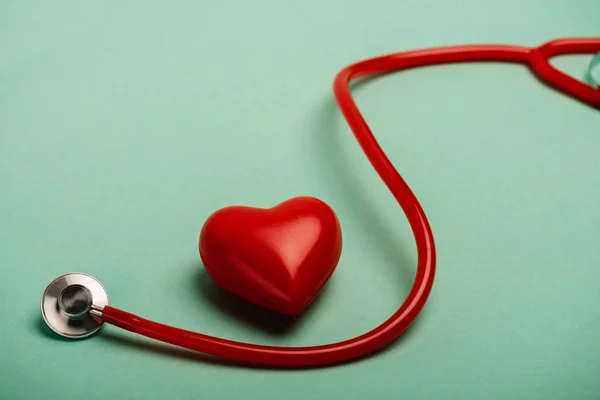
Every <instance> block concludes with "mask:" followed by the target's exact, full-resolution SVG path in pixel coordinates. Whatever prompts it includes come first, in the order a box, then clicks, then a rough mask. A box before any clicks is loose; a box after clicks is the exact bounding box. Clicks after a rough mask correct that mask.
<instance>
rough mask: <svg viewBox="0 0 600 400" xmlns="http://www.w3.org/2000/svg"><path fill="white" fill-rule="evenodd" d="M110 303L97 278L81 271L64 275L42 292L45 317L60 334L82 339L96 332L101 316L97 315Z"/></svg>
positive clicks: (50, 326)
mask: <svg viewBox="0 0 600 400" xmlns="http://www.w3.org/2000/svg"><path fill="white" fill-rule="evenodd" d="M109 304H110V300H109V298H108V293H107V292H106V289H105V288H104V286H102V284H101V283H100V282H98V281H97V280H96V279H95V278H93V277H91V276H89V275H86V274H82V273H79V272H72V273H68V274H65V275H61V276H59V277H58V278H56V279H55V280H53V281H52V282H50V284H49V285H48V286H47V287H46V290H44V294H43V295H42V302H41V308H42V316H43V317H44V321H45V322H46V324H47V325H48V327H49V328H50V329H52V330H53V331H54V332H56V333H57V334H59V335H60V336H63V337H67V338H71V339H80V338H84V337H87V336H90V335H92V334H93V333H96V332H97V331H98V330H99V329H100V327H101V326H102V319H100V318H99V317H97V316H94V315H93V314H94V310H97V311H100V310H102V308H104V306H107V305H109Z"/></svg>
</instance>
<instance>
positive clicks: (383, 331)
mask: <svg viewBox="0 0 600 400" xmlns="http://www.w3.org/2000/svg"><path fill="white" fill-rule="evenodd" d="M598 52H600V38H569V39H560V40H554V41H551V42H548V43H546V44H543V45H542V46H539V47H536V48H528V47H521V46H510V45H465V46H454V47H442V48H433V49H427V50H417V51H408V52H401V53H396V54H390V55H384V56H380V57H376V58H372V59H368V60H364V61H360V62H357V63H355V64H352V65H350V66H348V67H346V68H344V69H342V70H341V71H340V72H339V73H338V75H337V76H336V78H335V81H334V85H333V90H334V94H335V98H336V100H337V103H338V105H339V107H340V109H341V111H342V113H343V115H344V117H345V119H346V120H347V122H348V124H349V125H350V127H351V129H352V131H353V132H354V135H355V137H356V139H357V140H358V142H359V143H360V146H361V147H362V149H363V151H364V153H365V154H366V156H367V157H368V159H369V161H370V162H371V164H372V165H373V167H374V168H375V170H376V171H377V173H378V174H379V176H380V177H381V179H382V180H383V181H384V182H385V184H386V186H387V187H388V188H389V190H390V191H391V193H392V194H393V196H394V197H395V199H396V200H397V201H398V203H399V204H400V206H401V207H402V209H403V211H404V213H405V214H406V217H407V218H408V221H409V223H410V226H411V229H412V231H413V234H414V237H415V241H416V246H417V253H418V265H417V272H416V278H415V281H414V284H413V287H412V289H411V291H410V293H409V294H408V296H407V298H406V300H405V301H404V303H403V304H402V305H401V306H400V308H399V309H398V311H396V312H395V313H394V314H393V315H392V316H391V317H390V318H389V319H387V320H386V321H385V322H384V323H382V324H381V325H379V326H378V327H376V328H374V329H373V330H371V331H369V332H367V333H365V334H363V335H361V336H358V337H355V338H353V339H349V340H345V341H341V342H338V343H332V344H327V345H322V346H310V347H272V346H262V345H254V344H249V343H241V342H235V341H231V340H226V339H221V338H216V337H212V336H207V335H203V334H200V333H195V332H190V331H187V330H183V329H178V328H174V327H171V326H167V325H163V324H159V323H156V322H152V321H149V320H146V319H143V318H140V317H138V316H136V315H133V314H130V313H128V312H125V311H121V310H119V309H117V308H114V307H111V306H110V305H109V300H108V295H107V293H106V290H105V289H104V287H103V286H102V285H101V284H100V283H99V282H98V281H97V280H96V279H94V278H92V277H90V276H89V275H86V274H80V273H71V274H66V275H63V276H61V277H59V278H57V279H55V280H54V281H52V282H51V283H50V284H49V285H48V287H47V288H46V290H45V292H44V295H43V297H42V304H41V308H42V314H43V317H44V319H45V321H46V323H47V324H48V326H49V327H50V328H51V329H52V330H54V331H55V332H57V333H58V334H60V335H63V336H66V337H73V338H77V337H85V336H89V335H91V334H92V333H94V332H96V331H97V330H98V329H99V328H100V326H101V325H102V323H104V322H106V323H109V324H112V325H115V326H118V327H120V328H123V329H125V330H128V331H131V332H134V333H137V334H140V335H143V336H147V337H150V338H153V339H156V340H159V341H162V342H166V343H170V344H173V345H176V346H181V347H184V348H187V349H191V350H195V351H198V352H202V353H205V354H209V355H212V356H216V357H221V358H225V359H230V360H235V361H238V362H242V363H251V364H262V365H271V366H280V367H308V366H324V365H329V364H335V363H341V362H345V361H349V360H352V359H356V358H359V357H362V356H364V355H367V354H369V353H372V352H374V351H376V350H378V349H380V348H382V347H384V346H386V345H387V344H388V343H390V342H391V341H393V340H394V339H395V338H397V337H398V336H399V335H400V334H401V333H402V332H403V331H404V330H405V329H406V328H408V326H409V325H410V324H411V323H412V322H413V321H414V320H415V318H416V317H417V315H418V314H419V313H420V311H421V310H422V308H423V307H424V305H425V303H426V301H427V298H428V296H429V293H430V291H431V289H432V286H433V281H434V275H435V265H436V253H435V245H434V238H433V234H432V231H431V227H430V225H429V222H428V220H427V217H426V215H425V212H424V211H423V208H422V207H421V205H420V204H419V201H418V200H417V198H416V197H415V195H414V194H413V192H412V191H411V189H410V188H409V186H408V184H407V183H406V182H405V181H404V180H403V178H402V177H401V176H400V174H399V173H398V172H397V171H396V169H395V168H394V166H393V165H392V163H391V162H390V161H389V160H388V158H387V156H386V155H385V153H384V152H383V150H382V149H381V147H380V146H379V144H378V143H377V140H376V139H375V137H374V136H373V134H372V132H371V130H370V129H369V126H368V125H367V123H366V121H365V120H364V118H363V116H362V115H361V113H360V111H359V110H358V107H357V106H356V103H355V102H354V100H353V99H352V95H351V92H350V87H349V84H350V82H351V81H352V80H354V79H357V78H361V77H365V76H368V75H374V74H380V73H384V72H390V71H398V70H404V69H408V68H415V67H421V66H427V65H436V64H446V63H459V62H514V63H521V64H525V65H528V66H529V67H531V69H532V70H533V72H535V73H536V74H537V75H538V76H539V77H540V78H541V79H542V80H543V81H545V82H546V83H547V84H549V85H551V86H553V87H555V88H556V89H558V90H560V91H562V92H563V93H565V94H567V95H569V96H571V97H573V98H574V99H576V100H579V101H581V102H583V103H585V104H588V105H590V106H592V107H595V108H600V90H598V88H595V87H592V86H591V85H587V84H585V83H584V82H580V81H578V80H576V79H574V78H572V77H570V76H568V75H566V74H564V73H562V72H560V71H559V70H557V69H556V68H554V67H553V66H552V65H551V64H550V63H549V59H550V58H551V57H553V56H556V55H561V54H583V53H590V54H591V53H598Z"/></svg>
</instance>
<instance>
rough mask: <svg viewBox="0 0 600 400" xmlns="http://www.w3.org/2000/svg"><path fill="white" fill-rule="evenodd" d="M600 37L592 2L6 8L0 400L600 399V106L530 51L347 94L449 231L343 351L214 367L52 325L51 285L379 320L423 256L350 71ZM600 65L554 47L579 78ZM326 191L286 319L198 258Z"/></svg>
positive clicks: (182, 323) (225, 321) (259, 326)
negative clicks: (308, 291)
mask: <svg viewBox="0 0 600 400" xmlns="http://www.w3.org/2000/svg"><path fill="white" fill-rule="evenodd" d="M563 36H600V2H599V1H598V0H579V1H573V0H569V1H567V0H556V1H552V2H550V1H546V0H527V1H525V0H506V1H481V0H462V1H458V0H452V1H443V0H429V1H424V0H413V1H407V0H404V1H399V0H395V1H383V0H375V1H363V2H350V1H341V0H336V1H316V0H310V1H303V2H282V1H270V0H257V1H235V2H225V1H224V2H218V1H213V2H202V1H169V2H167V1H164V2H150V1H121V2H110V1H70V2H67V1H38V2H34V1H9V0H3V1H2V2H1V3H0V88H1V90H0V316H1V318H2V320H1V322H0V398H2V399H45V398H51V399H55V398H56V399H95V398H100V399H111V398H128V399H134V398H140V399H142V398H143V399H154V398H156V399H167V398H173V399H179V398H181V399H183V398H194V399H211V400H212V399H286V400H292V399H367V398H372V399H394V400H396V399H567V398H569V399H579V400H583V399H598V398H600V339H599V334H600V311H599V310H600V286H599V284H598V282H600V268H599V260H600V246H598V242H599V239H600V207H598V204H599V203H598V199H599V198H600V157H599V156H598V155H599V154H600V111H598V110H594V109H592V108H590V107H587V106H584V105H582V104H580V103H578V102H575V101H573V100H571V99H569V98H567V97H564V96H563V95H561V94H559V93H557V92H555V91H553V90H551V89H549V88H548V87H546V86H543V85H541V84H540V83H539V82H538V81H537V80H536V79H535V78H534V77H533V76H532V74H531V73H530V72H529V71H528V70H527V69H526V68H525V67H522V66H517V65H499V64H479V65H474V64H471V65H454V66H445V67H432V68H427V69H421V70H413V71H408V72H404V73H399V74H394V75H390V76H387V77H385V78H381V79H378V80H373V81H371V82H369V83H368V84H364V85H361V86H360V87H357V88H356V89H355V91H354V94H355V96H356V99H357V102H358V104H359V106H360V107H361V110H362V111H363V112H364V114H365V117H366V119H367V120H368V122H369V123H370V124H371V127H372V128H373V130H374V132H375V134H376V136H377V138H378V139H379V140H380V142H381V145H382V146H383V148H384V149H385V151H386V152H387V153H388V155H389V157H390V159H391V160H392V161H393V162H394V163H395V165H396V166H397V168H398V169H399V171H400V172H401V173H402V174H403V175H404V177H405V178H406V179H407V180H408V182H409V184H410V185H411V187H412V188H413V189H414V191H415V192H416V194H417V196H418V197H419V199H420V200H421V202H422V204H423V207H424V208H425V210H426V212H427V215H428V217H429V218H430V220H431V224H432V227H433V230H434V233H435V237H436V243H437V246H438V254H439V264H438V268H439V270H438V271H439V272H438V275H437V280H436V283H435V286H434V290H433V293H432V295H431V297H430V300H429V303H428V305H427V307H426V309H425V311H424V312H423V314H422V315H421V317H420V318H419V319H418V320H417V322H416V323H415V325H414V326H413V328H412V329H410V330H409V331H408V332H407V333H406V335H404V336H403V337H402V338H401V339H400V340H398V341H397V342H395V343H394V344H393V345H392V346H391V347H389V348H388V349H386V351H384V352H382V353H379V354H378V355H376V356H374V357H370V358H367V359H365V360H362V361H360V362H356V363H352V364H347V365H342V366H336V367H333V368H327V369H316V370H307V371H281V370H271V369H261V368H247V367H243V366H235V365H228V364H221V363H216V362H214V361H211V360H207V359H206V358H205V357H202V356H196V355H195V354H194V353H190V352H187V351H180V350H179V349H175V348H173V347H170V346H164V345H161V344H157V343H155V342H153V341H151V340H146V339H143V338H140V337H138V336H135V335H133V334H129V333H126V332H124V331H120V330H119V329H117V328H114V327H111V326H105V327H104V328H103V329H102V331H101V333H100V334H98V335H96V336H94V337H92V338H89V339H87V340H83V341H64V340H58V339H56V338H55V337H54V336H53V335H51V334H49V332H48V330H47V329H46V328H45V327H44V325H43V323H42V322H41V318H40V312H39V301H40V295H41V293H42V290H43V289H44V287H45V285H46V284H47V283H48V282H49V281H50V280H52V279H53V278H54V277H56V276H58V275H60V274H62V273H65V272H69V271H82V272H86V273H89V274H91V275H93V276H96V277H97V278H98V279H100V280H101V281H102V282H103V283H104V285H105V286H106V287H107V289H108V290H109V293H110V295H111V300H112V304H113V305H115V306H117V307H121V308H123V309H125V310H127V311H131V312H134V313H137V314H139V315H141V316H143V317H146V318H150V319H154V320H158V321H161V322H164V323H168V324H173V325H175V326H178V327H182V328H187V329H191V330H196V331H200V332H204V333H207V334H212V335H217V336H221V337H225V338H229V339H235V340H242V341H248V342H253V343H261V344H271V345H294V346H297V345H316V344H324V343H329V342H332V341H339V340H343V339H347V338H350V337H353V336H356V335H359V334H362V333H364V332H365V331H367V330H369V329H371V328H373V327H375V326H376V325H378V324H379V323H381V322H383V321H384V320H385V319H386V318H387V317H388V316H389V315H390V314H391V313H393V312H394V311H395V309H396V308H397V307H398V306H399V304H400V303H401V302H402V301H403V299H404V297H405V296H406V294H407V292H408V290H409V288H410V285H411V284H412V280H413V277H414V272H415V262H416V259H415V251H414V241H413V239H412V236H411V233H410V230H409V228H408V225H407V222H406V219H405V217H404V215H403V214H402V212H401V210H400V209H399V207H398V206H397V205H396V204H395V202H394V200H393V198H392V196H391V195H390V194H389V192H388V191H387V190H386V188H385V187H384V185H383V184H382V183H381V182H380V181H379V180H378V178H377V176H376V174H375V172H374V171H373V170H372V168H371V167H370V165H369V163H368V162H367V160H366V158H365V157H364V155H363V154H362V152H361V150H360V148H359V147H358V145H357V144H356V142H355V140H354V138H353V136H352V134H351V132H350V130H349V129H348V127H347V125H346V123H345V122H344V120H343V119H342V117H341V115H340V112H339V110H338V108H337V107H336V105H335V103H334V101H333V96H332V90H331V84H332V81H333V78H334V76H335V74H336V73H337V72H338V70H339V69H341V68H342V67H343V66H345V65H347V64H348V63H351V62H354V61H357V60H360V59H363V58H367V57H372V56H376V55H380V54H384V53H389V52H395V51H402V50H410V49H417V48H424V47H430V46H442V45H453V44H462V43H511V44H520V45H531V46H533V45H537V44H540V43H542V42H545V41H547V40H550V39H553V38H557V37H563ZM589 59H590V57H584V56H577V57H560V58H558V59H556V61H555V62H554V63H555V65H557V66H558V67H560V68H561V69H563V70H565V71H568V72H569V73H571V74H573V75H574V76H576V77H578V78H581V77H583V76H584V75H585V68H586V65H587V62H588V61H589ZM296 195H312V196H317V197H319V198H321V199H323V200H325V201H327V202H328V203H329V204H330V205H331V206H332V207H333V208H334V209H335V210H336V211H337V213H338V215H339V218H340V220H341V223H342V228H343V233H344V238H345V245H344V251H343V256H342V258H341V261H340V264H339V266H338V269H337V270H336V273H335V274H334V276H333V277H332V279H331V281H330V283H329V285H328V286H327V288H326V290H325V291H324V292H323V293H322V296H320V297H319V299H318V300H317V301H316V303H314V304H313V305H312V306H311V307H310V309H308V310H307V312H306V313H305V314H303V315H302V316H301V317H300V318H297V319H296V320H294V321H283V320H281V319H280V318H277V317H276V316H274V315H273V314H270V313H267V312H264V311H261V310H259V309H257V308H256V307H253V306H250V305H248V304H246V303H244V302H242V301H239V300H237V299H235V298H233V297H231V296H229V295H228V294H227V293H224V292H223V291H221V290H220V289H219V288H217V287H216V286H215V285H214V284H213V283H212V282H211V280H210V279H209V278H208V277H207V276H206V274H205V273H204V272H203V269H202V266H201V264H200V261H199V257H198V252H197V238H198V233H199V230H200V228H201V226H202V223H203V221H204V219H205V218H206V217H207V216H208V215H209V214H210V213H211V212H212V211H214V210H215V209H217V208H219V207H222V206H225V205H230V204H248V205H253V206H263V207H267V206H271V205H274V204H276V203H278V202H280V201H282V200H284V199H286V198H288V197H292V196H296Z"/></svg>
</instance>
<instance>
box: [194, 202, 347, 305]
mask: <svg viewBox="0 0 600 400" xmlns="http://www.w3.org/2000/svg"><path fill="white" fill-rule="evenodd" d="M199 249H200V256H201V258H202V262H203V263H204V267H205V268H206V271H207V272H208V274H209V275H210V276H211V277H212V278H213V279H214V280H215V281H216V282H217V283H218V284H219V285H221V286H222V287H223V288H224V289H226V290H228V291H229V292H231V293H233V294H235V295H237V296H239V297H241V298H244V299H246V300H248V301H250V302H253V303H255V304H258V305H260V306H263V307H265V308H268V309H271V310H274V311H278V312H281V313H284V314H288V315H297V314H299V313H301V312H302V311H303V310H304V309H305V308H306V307H307V306H308V305H309V304H310V303H311V302H312V301H313V300H314V298H315V297H316V296H317V295H318V294H319V293H320V292H321V290H322V289H323V287H324V286H325V284H326V283H327V281H328V280H329V277H330V276H331V274H332V273H333V271H334V270H335V268H336V266H337V263H338V261H339V258H340V255H341V251H342V231H341V228H340V224H339V221H338V218H337V216H336V215H335V213H334V212H333V210H332V209H331V208H330V207H329V206H328V205H327V204H325V203H324V202H322V201H321V200H318V199H315V198H313V197H296V198H292V199H290V200H287V201H285V202H283V203H280V204H278V205H277V206H275V207H273V208H269V209H265V208H254V207H246V206H231V207H226V208H222V209H220V210H217V211H216V212H215V213H213V214H212V215H211V216H210V217H209V218H208V219H207V220H206V222H205V223H204V226H203V227H202V231H201V233H200V240H199Z"/></svg>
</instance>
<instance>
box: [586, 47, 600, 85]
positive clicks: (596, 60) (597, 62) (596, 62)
mask: <svg viewBox="0 0 600 400" xmlns="http://www.w3.org/2000/svg"><path fill="white" fill-rule="evenodd" d="M586 78H587V81H588V83H589V84H590V85H591V86H592V87H593V88H595V89H599V90H600V53H598V54H596V55H595V56H594V57H593V58H592V61H591V62H590V66H589V67H588V72H587V76H586Z"/></svg>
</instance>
